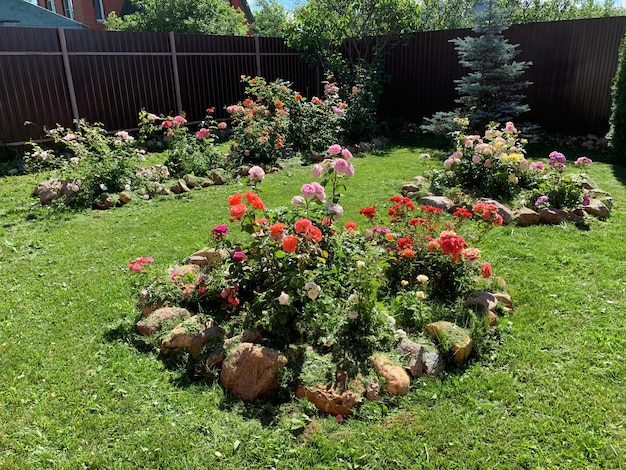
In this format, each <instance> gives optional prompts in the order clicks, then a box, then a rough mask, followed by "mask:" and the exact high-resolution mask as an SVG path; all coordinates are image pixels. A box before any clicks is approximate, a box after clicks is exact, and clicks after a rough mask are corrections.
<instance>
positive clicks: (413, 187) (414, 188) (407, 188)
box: [400, 183, 420, 196]
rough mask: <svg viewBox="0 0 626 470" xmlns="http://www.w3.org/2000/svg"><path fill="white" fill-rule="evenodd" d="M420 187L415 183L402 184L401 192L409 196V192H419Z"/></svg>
mask: <svg viewBox="0 0 626 470" xmlns="http://www.w3.org/2000/svg"><path fill="white" fill-rule="evenodd" d="M419 190H420V187H419V186H418V185H417V184H415V183H405V184H403V185H402V188H401V189H400V192H401V193H402V194H403V195H405V196H408V195H409V194H413V193H417V192H419Z"/></svg>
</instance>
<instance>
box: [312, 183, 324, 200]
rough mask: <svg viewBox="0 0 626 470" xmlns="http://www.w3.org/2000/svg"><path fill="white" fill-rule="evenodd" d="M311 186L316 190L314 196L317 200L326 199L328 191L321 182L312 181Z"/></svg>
mask: <svg viewBox="0 0 626 470" xmlns="http://www.w3.org/2000/svg"><path fill="white" fill-rule="evenodd" d="M311 186H312V187H313V189H314V190H315V193H314V196H315V198H316V199H317V200H319V201H323V200H324V199H326V192H325V191H324V186H322V185H321V184H319V183H318V182H317V181H314V182H313V183H311Z"/></svg>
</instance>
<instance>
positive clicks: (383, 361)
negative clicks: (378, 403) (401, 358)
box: [371, 355, 411, 396]
mask: <svg viewBox="0 0 626 470" xmlns="http://www.w3.org/2000/svg"><path fill="white" fill-rule="evenodd" d="M371 362H372V367H373V368H374V371H375V372H376V373H377V374H378V375H379V376H380V377H382V378H383V379H385V389H387V391H388V392H389V393H391V394H392V395H394V396H404V395H406V394H407V393H409V386H410V385H411V378H410V377H409V374H407V373H406V371H405V370H404V369H403V368H402V367H400V366H397V365H395V364H392V363H391V362H390V361H389V358H388V357H387V356H383V355H380V356H374V357H373V358H372V359H371Z"/></svg>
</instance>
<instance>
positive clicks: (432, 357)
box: [424, 352, 446, 377]
mask: <svg viewBox="0 0 626 470" xmlns="http://www.w3.org/2000/svg"><path fill="white" fill-rule="evenodd" d="M444 370H446V363H445V362H444V360H443V358H442V357H441V355H440V354H439V353H437V352H426V353H424V375H426V376H427V377H437V376H438V375H440V374H442V373H443V371H444Z"/></svg>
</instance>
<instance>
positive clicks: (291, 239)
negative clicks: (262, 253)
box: [283, 235, 298, 253]
mask: <svg viewBox="0 0 626 470" xmlns="http://www.w3.org/2000/svg"><path fill="white" fill-rule="evenodd" d="M297 247H298V237H296V236H294V235H288V236H286V237H285V238H283V250H285V251H286V252H287V253H293V252H294V251H296V248H297Z"/></svg>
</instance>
